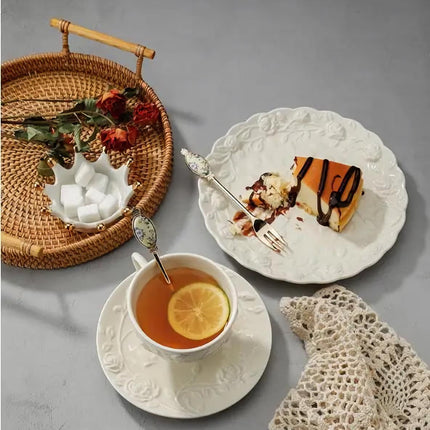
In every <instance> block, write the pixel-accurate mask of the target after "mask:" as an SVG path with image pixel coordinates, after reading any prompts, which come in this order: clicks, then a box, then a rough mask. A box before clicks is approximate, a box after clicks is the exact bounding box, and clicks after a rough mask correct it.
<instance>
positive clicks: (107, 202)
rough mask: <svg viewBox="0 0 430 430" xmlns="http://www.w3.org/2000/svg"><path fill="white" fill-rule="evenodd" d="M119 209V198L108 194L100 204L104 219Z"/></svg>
mask: <svg viewBox="0 0 430 430" xmlns="http://www.w3.org/2000/svg"><path fill="white" fill-rule="evenodd" d="M117 209H118V200H117V199H116V198H115V197H114V196H111V195H110V194H108V195H107V196H106V197H105V198H104V199H103V201H102V202H101V203H100V204H99V212H100V215H101V216H102V219H105V218H108V217H110V216H111V215H112V214H113V213H114V212H115V211H116V210H117Z"/></svg>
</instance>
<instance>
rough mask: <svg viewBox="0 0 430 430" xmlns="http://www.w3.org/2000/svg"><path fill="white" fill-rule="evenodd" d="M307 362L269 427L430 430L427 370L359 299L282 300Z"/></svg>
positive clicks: (341, 293)
mask: <svg viewBox="0 0 430 430" xmlns="http://www.w3.org/2000/svg"><path fill="white" fill-rule="evenodd" d="M281 311H282V313H283V314H284V315H285V316H286V318H287V319H288V321H289V323H290V325H291V328H292V330H293V331H294V332H295V333H296V334H297V336H299V337H300V338H301V339H302V340H303V341H304V342H305V347H306V352H307V354H308V355H309V361H308V363H307V365H306V367H305V369H304V371H303V373H302V375H301V377H300V380H299V383H298V384H297V387H296V388H294V389H291V390H290V392H289V393H288V395H287V397H286V398H285V399H284V400H283V402H282V403H281V405H280V406H279V408H278V409H277V411H276V413H275V416H274V417H273V419H272V421H271V422H270V424H269V430H281V429H282V430H284V429H288V430H308V429H312V430H313V429H318V430H325V429H330V430H362V429H363V430H364V429H365V430H370V429H375V430H379V429H381V430H382V429H383V430H386V429H387V430H391V429H405V430H406V429H407V430H427V429H430V371H429V368H428V367H427V366H426V364H425V363H424V362H423V361H422V360H420V359H419V358H418V356H417V355H416V353H415V351H414V350H413V349H412V348H411V346H410V345H409V343H407V342H406V341H405V340H404V339H402V338H401V337H399V336H398V335H397V334H396V333H395V332H394V330H393V329H392V328H391V327H389V326H388V325H387V324H386V323H384V322H382V321H380V320H379V318H378V316H377V315H376V313H375V312H374V311H373V310H372V309H371V308H370V307H369V306H368V305H367V304H366V303H365V302H363V300H361V299H360V298H359V297H358V296H357V295H356V294H354V293H352V292H351V291H348V290H346V289H345V288H343V287H340V286H332V287H328V288H324V289H322V290H319V291H318V292H317V293H316V294H315V295H314V296H313V297H301V298H283V299H282V300H281Z"/></svg>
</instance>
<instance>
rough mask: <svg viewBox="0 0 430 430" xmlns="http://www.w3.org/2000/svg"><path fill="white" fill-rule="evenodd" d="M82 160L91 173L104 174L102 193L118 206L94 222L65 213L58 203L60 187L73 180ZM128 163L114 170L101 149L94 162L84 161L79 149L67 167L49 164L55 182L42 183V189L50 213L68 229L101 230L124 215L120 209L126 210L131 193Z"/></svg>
mask: <svg viewBox="0 0 430 430" xmlns="http://www.w3.org/2000/svg"><path fill="white" fill-rule="evenodd" d="M84 163H87V164H89V165H91V166H92V167H93V168H94V171H95V173H101V174H103V175H106V176H107V177H108V180H109V181H108V187H107V191H106V195H112V196H113V197H115V198H116V200H117V201H118V207H117V209H116V210H115V212H114V213H112V215H110V216H109V217H107V218H104V219H100V220H97V221H94V222H82V221H79V219H78V218H77V217H76V218H75V217H70V216H68V215H67V214H66V212H65V209H64V206H63V204H62V203H61V187H62V186H63V185H69V184H75V183H76V182H75V175H76V172H77V171H78V170H79V168H80V167H81V165H82V164H84ZM128 165H129V163H128V162H127V163H126V164H123V165H122V166H121V167H119V168H118V169H115V168H114V167H113V166H112V165H111V163H110V160H109V156H108V155H107V154H106V153H105V152H104V151H103V152H102V153H101V155H100V157H99V158H98V159H97V160H96V161H94V162H90V161H88V160H87V159H86V158H85V157H84V156H83V155H82V154H81V153H79V152H77V153H75V162H74V164H73V166H72V167H71V168H70V169H66V168H64V167H62V166H61V165H60V164H55V165H54V166H53V167H52V170H53V171H54V174H55V183H54V184H53V185H49V184H46V185H45V188H44V190H43V192H44V194H45V195H47V196H48V197H49V198H50V199H51V205H50V206H49V209H50V213H51V214H52V215H54V216H56V217H58V218H59V219H61V220H62V221H63V222H64V223H65V225H66V228H68V229H76V230H77V231H85V232H87V233H88V232H97V231H103V230H104V229H105V228H106V227H108V226H109V225H110V224H113V223H114V222H115V221H116V220H117V219H118V218H120V217H121V216H122V215H123V214H124V210H126V208H127V204H128V202H129V200H130V198H131V196H132V195H133V186H132V185H128V173H129V167H128Z"/></svg>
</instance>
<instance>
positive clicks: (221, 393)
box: [97, 267, 272, 418]
mask: <svg viewBox="0 0 430 430" xmlns="http://www.w3.org/2000/svg"><path fill="white" fill-rule="evenodd" d="M223 269H225V270H226V271H227V274H228V275H229V276H230V277H231V278H232V280H233V282H234V284H235V286H236V288H237V290H238V298H239V312H238V316H237V319H236V322H235V325H234V327H233V333H232V335H231V337H230V339H229V340H228V341H227V342H226V344H225V345H223V346H222V347H221V348H220V350H219V351H217V352H216V353H214V355H211V356H209V357H207V358H204V359H203V360H200V361H197V362H194V363H179V362H170V361H167V360H164V359H162V358H161V357H159V356H157V355H155V354H152V353H151V352H149V351H147V350H146V349H144V348H143V346H142V345H141V344H140V342H139V339H138V338H137V336H136V335H135V334H134V329H133V327H132V324H131V321H130V320H129V318H128V314H127V308H126V290H127V287H128V286H129V285H130V283H131V279H132V275H131V276H129V277H128V278H127V279H125V280H124V281H123V282H122V283H121V284H120V285H119V286H118V287H117V288H116V289H115V291H114V292H113V293H112V295H111V296H110V297H109V299H108V300H107V301H106V303H105V305H104V307H103V310H102V312H101V315H100V319H99V323H98V326H97V353H98V356H99V361H100V364H101V367H102V369H103V371H104V373H105V375H106V377H107V379H108V380H109V382H110V383H111V384H112V386H113V387H114V388H115V389H116V390H117V391H118V393H119V394H120V395H121V396H122V397H124V398H125V399H127V400H128V401H129V402H131V403H132V404H134V405H135V406H137V407H138V408H140V409H143V410H145V411H147V412H151V413H153V414H157V415H161V416H166V417H172V418H197V417H201V416H206V415H210V414H214V413H216V412H219V411H221V410H223V409H226V408H228V407H229V406H231V405H233V404H234V403H236V402H238V401H239V400H240V399H241V398H242V397H244V396H245V395H246V394H247V393H248V392H249V391H250V390H251V389H252V388H253V387H254V386H255V384H257V382H258V380H259V379H260V377H261V375H262V374H263V372H264V369H265V368H266V365H267V362H268V359H269V355H270V349H271V346H272V329H271V326H270V320H269V316H268V313H267V310H266V307H265V306H264V303H263V301H262V300H261V298H260V296H259V295H258V293H257V292H256V291H255V290H254V288H253V287H252V286H251V285H250V284H249V283H248V282H247V281H246V280H245V279H243V278H242V277H241V276H239V275H238V274H236V273H235V272H233V271H231V270H229V269H227V268H225V267H223Z"/></svg>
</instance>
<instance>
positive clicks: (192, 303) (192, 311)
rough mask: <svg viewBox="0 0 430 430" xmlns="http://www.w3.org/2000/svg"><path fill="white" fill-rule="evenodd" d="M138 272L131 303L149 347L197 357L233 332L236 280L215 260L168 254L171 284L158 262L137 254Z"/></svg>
mask: <svg viewBox="0 0 430 430" xmlns="http://www.w3.org/2000/svg"><path fill="white" fill-rule="evenodd" d="M132 260H133V263H134V264H135V266H136V269H138V271H137V272H136V275H135V276H134V278H133V280H132V282H131V285H130V287H129V289H128V292H127V307H128V313H129V316H130V319H131V321H132V323H133V326H134V328H135V330H136V332H137V334H138V336H139V338H140V339H141V340H142V342H143V346H144V347H145V348H146V349H148V350H149V351H151V352H154V353H156V354H158V355H160V356H161V357H163V358H167V359H171V360H176V361H194V360H199V359H201V358H203V357H206V356H207V355H209V354H212V353H213V352H215V351H216V350H218V348H219V347H220V346H221V345H222V344H224V342H225V341H226V340H227V339H228V337H229V336H230V334H231V329H232V326H233V323H234V320H235V318H236V315H237V294H236V290H235V287H234V285H233V283H232V281H231V279H230V278H229V277H228V276H227V274H226V273H225V272H224V271H223V270H222V269H221V268H220V267H219V266H218V265H217V264H215V263H214V262H212V261H211V260H209V259H207V258H205V257H201V256H199V255H195V254H168V255H165V256H163V257H162V262H163V265H164V267H165V268H166V270H167V272H168V275H169V278H170V280H171V282H172V283H171V285H169V284H167V283H166V281H165V280H164V277H163V275H162V274H161V272H160V270H159V268H158V266H157V265H156V263H155V261H152V262H150V263H147V262H146V260H145V259H144V258H143V257H142V256H141V255H140V254H137V253H134V254H133V255H132Z"/></svg>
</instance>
